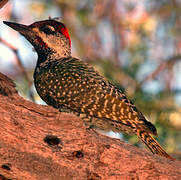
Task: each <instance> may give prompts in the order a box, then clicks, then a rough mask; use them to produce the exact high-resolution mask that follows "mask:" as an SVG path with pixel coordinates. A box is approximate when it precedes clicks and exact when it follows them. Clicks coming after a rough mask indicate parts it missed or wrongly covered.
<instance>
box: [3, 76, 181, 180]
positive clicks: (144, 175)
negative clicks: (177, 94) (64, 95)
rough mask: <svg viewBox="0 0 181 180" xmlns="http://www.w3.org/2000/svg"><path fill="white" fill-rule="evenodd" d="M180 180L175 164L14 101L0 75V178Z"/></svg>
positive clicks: (44, 109)
mask: <svg viewBox="0 0 181 180" xmlns="http://www.w3.org/2000/svg"><path fill="white" fill-rule="evenodd" d="M3 178H7V179H31V180H34V179H52V180H58V179H61V180H64V179H65V180H69V179H78V180H85V179H89V180H96V179H109V180H112V179H127V180H129V179H130V180H131V179H140V180H145V179H154V180H155V179H164V180H165V179H170V180H173V179H181V163H180V162H179V161H171V160H169V159H166V158H162V157H159V156H157V155H152V154H151V153H150V152H148V151H147V150H142V149H139V148H137V147H135V146H132V145H128V144H127V143H125V142H120V141H119V140H116V139H112V138H109V137H106V136H103V135H100V134H98V133H96V132H95V131H93V130H88V129H86V127H84V125H83V122H82V120H81V119H80V118H78V117H76V116H74V115H72V114H67V113H60V112H58V110H56V109H53V108H51V107H49V106H42V105H37V104H34V103H32V102H29V101H27V100H25V99H23V98H22V97H20V96H19V95H18V94H17V92H16V90H15V88H14V84H13V82H12V81H11V80H10V79H8V78H6V77H5V76H4V75H2V74H0V179H3Z"/></svg>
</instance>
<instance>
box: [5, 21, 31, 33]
mask: <svg viewBox="0 0 181 180" xmlns="http://www.w3.org/2000/svg"><path fill="white" fill-rule="evenodd" d="M3 23H4V24H6V25H8V26H9V27H11V28H13V29H14V30H16V31H18V32H19V33H21V34H22V35H24V36H27V35H28V34H29V33H31V32H32V29H31V28H30V27H29V26H26V25H23V24H18V23H14V22H8V21H3Z"/></svg>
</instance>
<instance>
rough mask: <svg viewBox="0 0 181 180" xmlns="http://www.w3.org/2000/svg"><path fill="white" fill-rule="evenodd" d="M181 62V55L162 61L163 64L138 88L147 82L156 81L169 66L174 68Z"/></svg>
mask: <svg viewBox="0 0 181 180" xmlns="http://www.w3.org/2000/svg"><path fill="white" fill-rule="evenodd" d="M180 60H181V54H179V55H176V56H173V57H171V58H168V59H167V60H162V63H161V64H160V65H159V66H158V67H157V68H156V69H155V71H153V72H152V73H151V74H149V75H148V76H146V77H145V78H144V79H143V80H142V81H141V82H140V83H139V84H138V87H140V86H142V85H143V84H144V83H145V82H146V81H149V80H152V79H154V78H155V77H156V76H158V75H159V74H160V73H161V72H162V71H164V70H165V69H166V68H167V67H168V66H170V65H171V66H173V65H174V64H175V63H177V62H178V61H180Z"/></svg>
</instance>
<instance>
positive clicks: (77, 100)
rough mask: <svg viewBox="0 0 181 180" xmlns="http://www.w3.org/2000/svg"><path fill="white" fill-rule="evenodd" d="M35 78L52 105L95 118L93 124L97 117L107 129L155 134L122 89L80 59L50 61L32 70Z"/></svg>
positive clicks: (152, 127) (41, 91)
mask: <svg viewBox="0 0 181 180" xmlns="http://www.w3.org/2000/svg"><path fill="white" fill-rule="evenodd" d="M34 78H35V86H36V89H37V92H38V94H39V95H40V96H41V98H42V99H43V100H44V101H45V102H46V103H47V104H49V105H52V106H54V107H55V108H68V109H70V110H71V111H73V112H76V113H79V114H86V115H87V116H89V117H92V118H96V121H95V122H96V125H95V126H98V124H97V122H98V119H100V121H99V123H101V125H100V126H101V127H102V126H104V125H103V124H102V123H105V126H106V124H107V126H109V127H110V129H109V128H108V130H113V131H117V132H120V131H122V132H125V133H128V134H135V133H136V131H137V129H140V130H143V131H146V132H149V133H151V134H155V135H156V129H155V127H154V126H153V125H152V124H151V123H150V122H148V121H147V120H146V119H145V118H144V116H143V115H142V113H141V112H139V111H138V110H137V109H136V107H135V105H134V104H132V103H131V101H130V100H128V99H127V97H126V96H125V94H124V93H123V92H121V91H120V90H119V89H118V88H116V87H115V86H114V85H112V84H111V83H110V82H108V81H107V80H106V79H104V77H103V76H101V75H100V74H99V73H98V72H97V71H95V70H94V68H93V67H92V66H90V65H88V64H87V63H85V62H83V61H81V60H79V59H76V58H72V57H70V58H64V59H60V60H54V61H50V62H49V63H46V64H44V65H43V66H40V67H39V69H38V70H36V71H35V74H34ZM92 123H93V122H92ZM93 126H94V124H93Z"/></svg>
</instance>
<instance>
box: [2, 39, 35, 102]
mask: <svg viewBox="0 0 181 180" xmlns="http://www.w3.org/2000/svg"><path fill="white" fill-rule="evenodd" d="M0 42H1V43H2V44H4V45H5V46H7V47H8V48H9V49H11V50H12V51H13V52H14V54H15V56H16V62H17V65H18V66H19V68H20V70H21V72H22V74H23V76H24V77H25V79H26V80H27V82H28V86H29V96H30V98H31V100H32V101H33V102H35V99H34V95H33V93H32V91H31V86H32V83H33V82H32V80H31V79H30V77H29V76H28V74H27V72H26V70H25V68H24V66H23V64H22V60H21V58H20V56H19V53H18V49H17V48H16V47H15V46H13V45H12V44H10V43H8V42H7V41H6V40H4V39H2V38H1V37H0Z"/></svg>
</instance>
